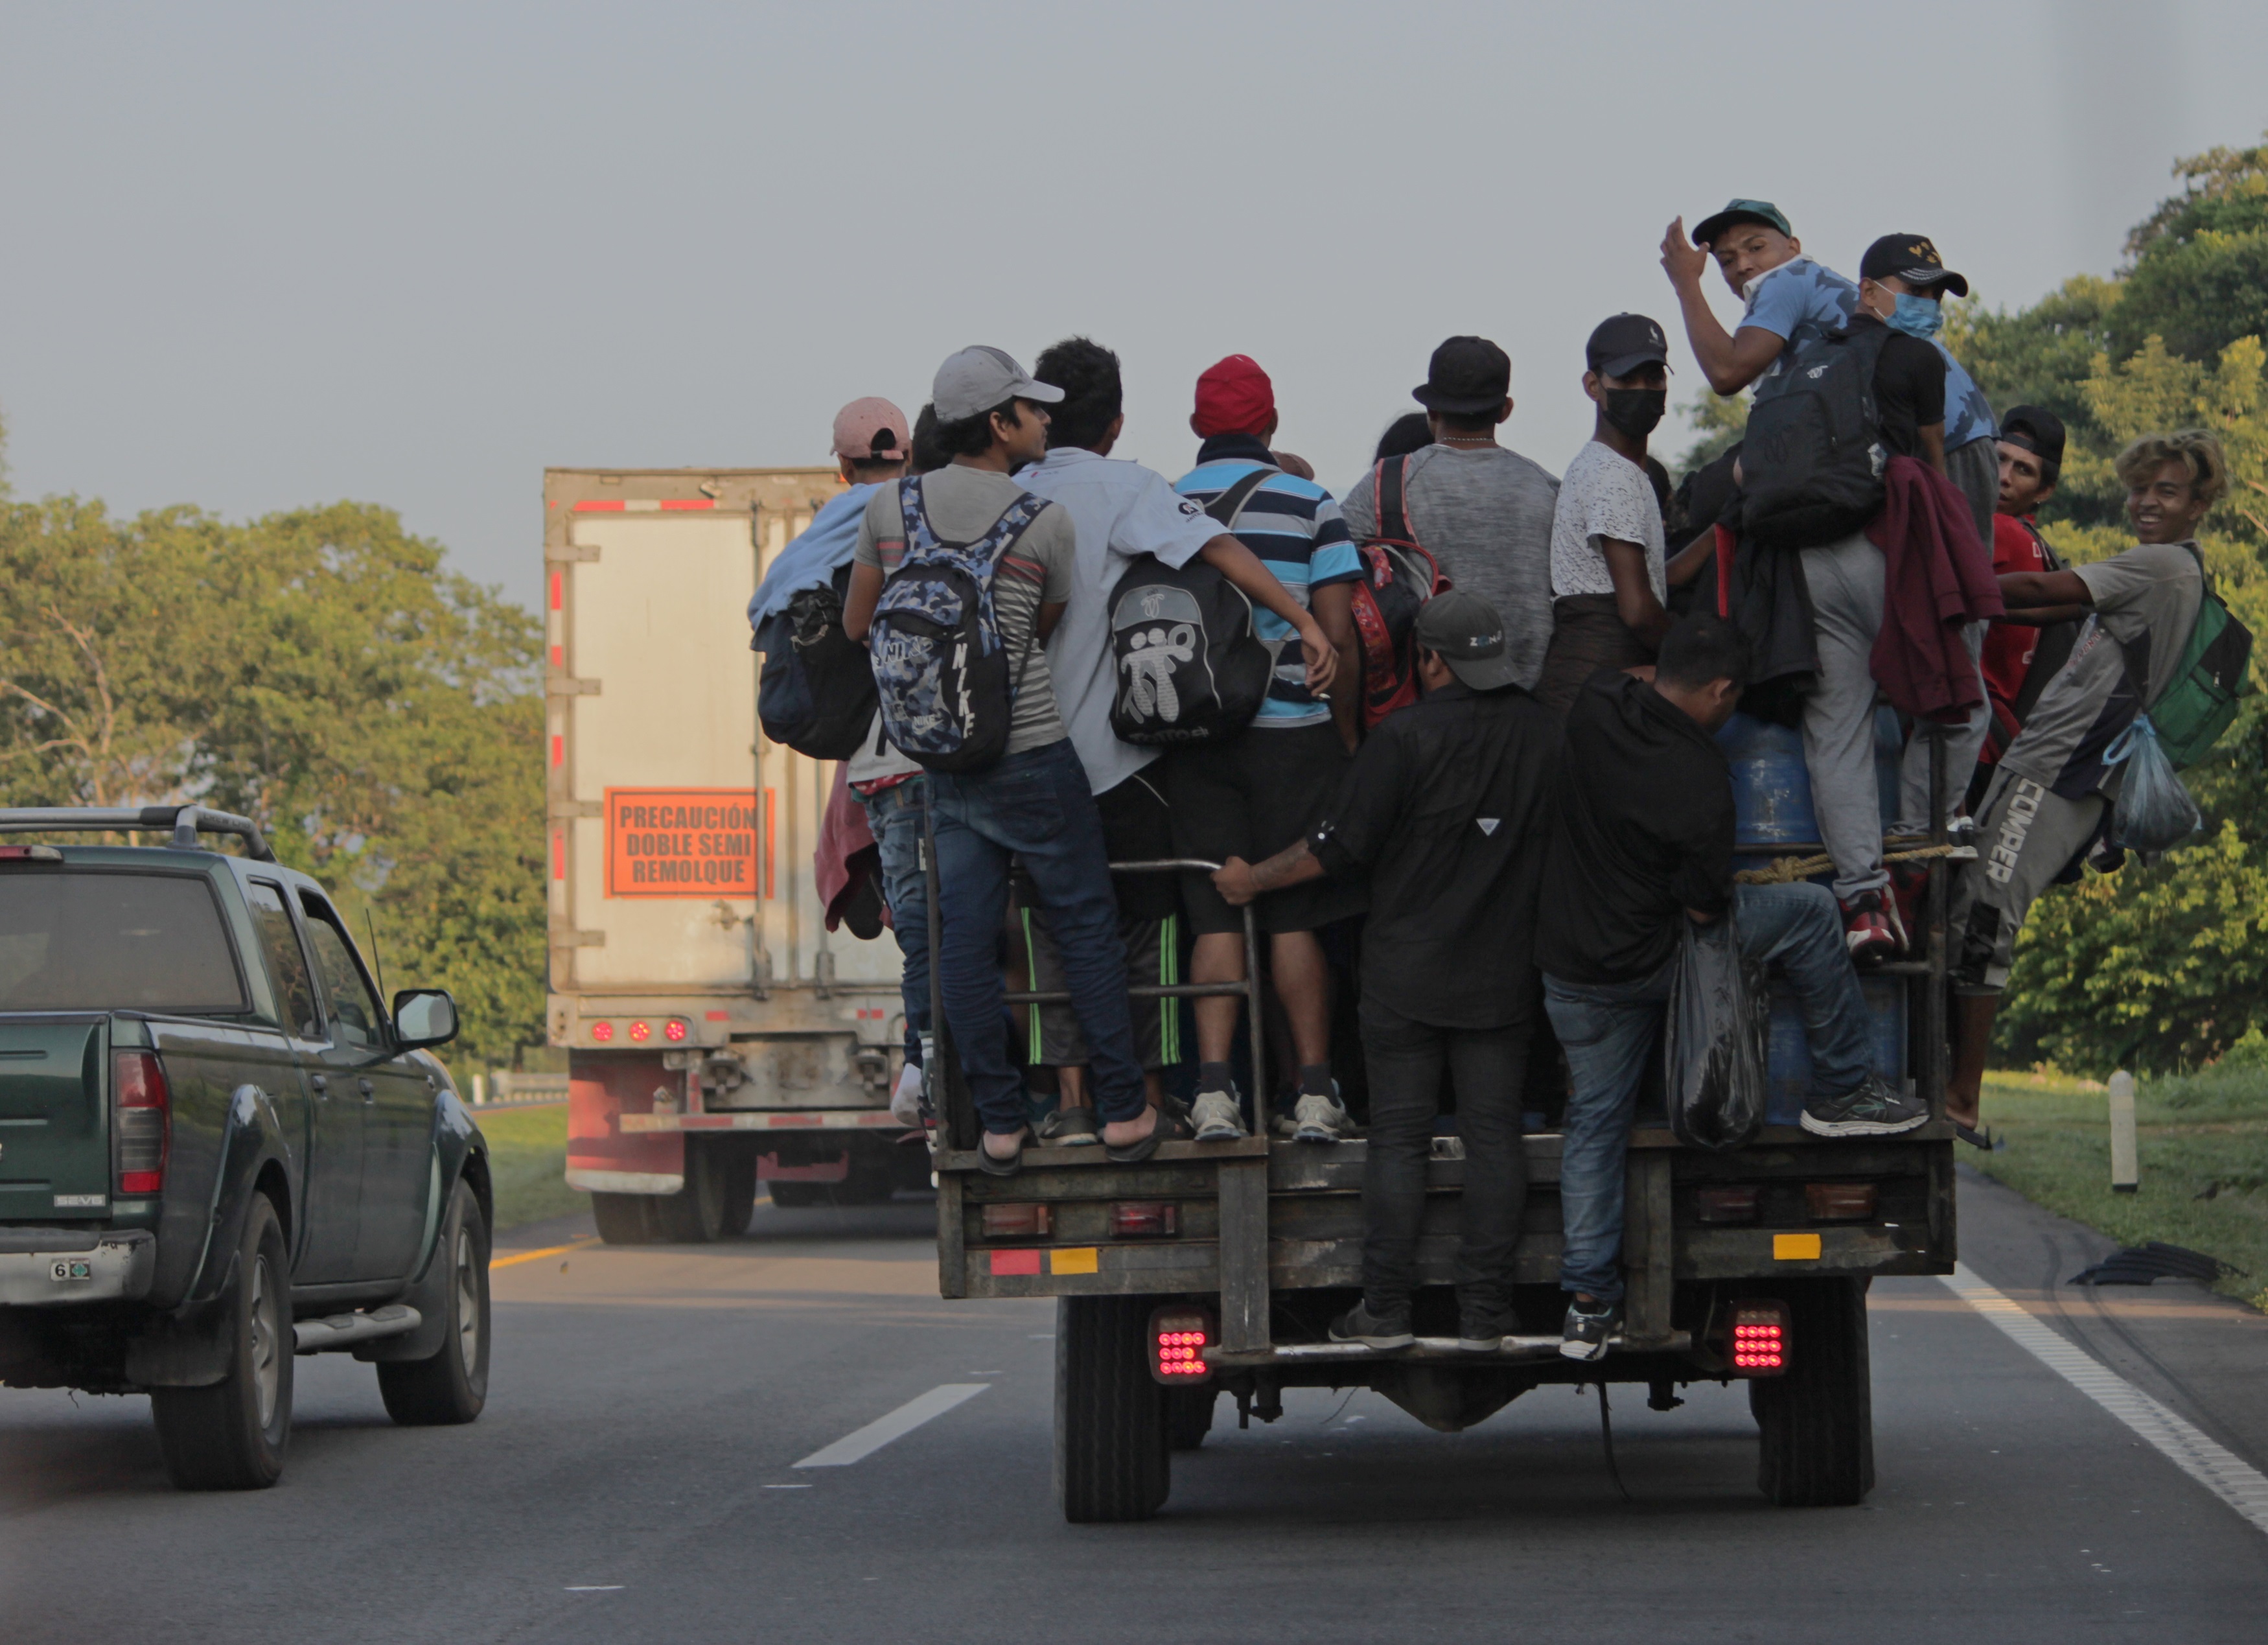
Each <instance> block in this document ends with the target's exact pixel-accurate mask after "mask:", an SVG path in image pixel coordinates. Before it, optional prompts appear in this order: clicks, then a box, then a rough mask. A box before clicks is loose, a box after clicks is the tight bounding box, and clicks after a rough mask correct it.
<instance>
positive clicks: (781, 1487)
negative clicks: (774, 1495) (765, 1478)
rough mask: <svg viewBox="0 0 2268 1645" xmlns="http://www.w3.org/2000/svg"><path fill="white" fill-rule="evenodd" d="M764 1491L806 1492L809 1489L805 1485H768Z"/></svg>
mask: <svg viewBox="0 0 2268 1645" xmlns="http://www.w3.org/2000/svg"><path fill="white" fill-rule="evenodd" d="M764 1489H765V1490H767V1491H808V1490H809V1489H811V1487H810V1486H807V1485H768V1486H765V1487H764Z"/></svg>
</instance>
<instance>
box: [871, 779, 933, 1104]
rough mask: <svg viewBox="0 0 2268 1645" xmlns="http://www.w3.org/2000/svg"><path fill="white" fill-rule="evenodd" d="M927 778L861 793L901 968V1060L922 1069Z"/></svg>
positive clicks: (926, 972)
mask: <svg viewBox="0 0 2268 1645" xmlns="http://www.w3.org/2000/svg"><path fill="white" fill-rule="evenodd" d="M928 782H929V778H926V777H909V778H907V779H906V780H905V781H904V782H902V783H899V784H897V785H895V786H893V787H889V788H885V789H883V790H882V791H881V792H880V793H877V794H871V795H870V794H860V795H859V796H858V803H859V804H860V805H861V806H863V807H865V811H866V827H867V830H868V831H869V832H871V833H872V834H873V837H874V844H875V845H876V846H878V847H879V848H880V851H881V853H882V900H883V901H884V902H886V903H887V904H889V905H890V929H891V930H892V931H893V932H894V933H895V934H896V936H897V939H898V953H899V954H900V955H901V956H902V957H903V959H904V961H905V965H904V968H903V970H902V972H901V973H900V977H899V982H898V992H899V995H900V997H901V998H902V999H903V1000H904V1001H905V1009H906V1060H907V1061H908V1062H909V1063H911V1064H913V1065H914V1066H916V1067H917V1068H918V1067H919V1066H921V1059H922V1054H921V1036H923V1035H924V1034H926V1033H928V1032H929V878H928V876H927V875H926V874H924V873H923V872H922V859H921V831H922V801H923V799H924V796H925V795H926V793H927V792H928V787H927V785H928Z"/></svg>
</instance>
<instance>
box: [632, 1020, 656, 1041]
mask: <svg viewBox="0 0 2268 1645" xmlns="http://www.w3.org/2000/svg"><path fill="white" fill-rule="evenodd" d="M630 1037H631V1038H632V1039H634V1040H636V1041H637V1042H638V1043H639V1044H644V1043H645V1042H646V1041H647V1040H649V1039H651V1038H652V1037H653V1029H652V1026H651V1025H650V1024H648V1023H645V1022H633V1023H631V1024H630Z"/></svg>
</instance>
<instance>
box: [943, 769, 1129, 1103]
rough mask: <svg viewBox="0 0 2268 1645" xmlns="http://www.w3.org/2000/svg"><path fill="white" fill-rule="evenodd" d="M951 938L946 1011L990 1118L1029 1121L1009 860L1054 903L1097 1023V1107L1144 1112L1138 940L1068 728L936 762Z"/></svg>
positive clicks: (1090, 1040) (1069, 964) (1055, 926)
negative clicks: (1011, 746) (1121, 927)
mask: <svg viewBox="0 0 2268 1645" xmlns="http://www.w3.org/2000/svg"><path fill="white" fill-rule="evenodd" d="M929 783H930V794H931V804H932V807H933V808H934V815H935V828H936V832H937V868H938V877H939V907H940V910H941V911H942V913H943V916H944V943H943V948H942V950H941V951H940V953H939V955H938V963H939V965H940V966H941V967H942V968H943V975H944V979H945V1017H946V1022H948V1023H950V1024H951V1025H952V1028H953V1045H954V1052H955V1053H956V1054H957V1055H958V1056H959V1058H960V1059H961V1072H962V1073H964V1074H965V1075H966V1076H967V1077H968V1088H969V1094H970V1095H972V1096H973V1097H974V1098H975V1099H976V1111H977V1114H978V1115H979V1116H980V1117H981V1118H983V1121H984V1129H985V1130H987V1131H990V1132H998V1133H1001V1134H1003V1135H1013V1133H1014V1132H1019V1131H1021V1130H1022V1129H1023V1128H1024V1126H1025V1125H1026V1124H1027V1122H1028V1118H1029V1110H1027V1107H1026V1105H1025V1102H1024V1089H1023V1081H1021V1079H1020V1078H1019V1077H1018V1075H1017V1073H1016V1070H1015V1067H1014V1066H1013V1064H1011V1063H1010V1061H1009V1060H1008V1048H1007V1043H1006V1036H1005V1032H1004V1024H1003V1022H1002V1006H1003V1001H1002V999H1001V996H1002V994H1003V993H1004V992H1005V990H1004V989H1003V988H1002V987H1001V985H1000V955H999V943H1000V923H1001V921H1002V920H1003V919H1004V918H1005V917H1006V915H1007V911H1008V861H1009V859H1010V858H1011V857H1012V856H1013V857H1014V858H1015V859H1016V860H1018V861H1019V862H1020V863H1022V864H1023V867H1024V872H1025V873H1026V874H1028V875H1029V876H1030V877H1031V881H1032V884H1033V886H1034V887H1035V889H1037V890H1038V892H1039V896H1040V904H1041V906H1042V907H1043V908H1045V909H1046V910H1047V912H1048V929H1049V933H1050V934H1051V935H1052V936H1053V937H1054V938H1055V941H1056V948H1057V953H1058V954H1059V955H1060V956H1061V958H1062V962H1063V972H1064V986H1065V988H1067V989H1068V990H1069V991H1070V993H1071V1009H1072V1011H1074V1012H1075V1013H1076V1014H1078V1017H1079V1028H1080V1029H1081V1031H1082V1032H1084V1033H1085V1034H1086V1044H1087V1068H1088V1070H1089V1072H1090V1073H1091V1074H1092V1075H1093V1078H1094V1108H1095V1112H1096V1113H1097V1114H1098V1115H1100V1116H1101V1118H1103V1119H1104V1120H1105V1121H1113V1120H1127V1119H1135V1118H1139V1117H1140V1116H1141V1112H1142V1110H1143V1107H1144V1099H1143V1095H1142V1065H1141V1063H1140V1062H1139V1061H1138V1060H1137V1059H1136V1058H1135V1055H1134V1025H1133V1021H1132V1017H1131V1015H1130V1013H1129V1012H1128V1009H1127V1004H1126V948H1125V945H1124V944H1123V942H1122V941H1120V940H1119V935H1118V899H1117V897H1116V896H1115V895H1113V893H1112V891H1111V887H1110V859H1109V857H1108V854H1107V853H1106V852H1105V851H1104V850H1103V845H1102V817H1101V813H1099V812H1097V811H1096V810H1095V808H1094V795H1093V794H1092V793H1089V792H1088V789H1087V782H1086V767H1084V766H1082V765H1081V764H1080V763H1079V756H1078V755H1077V754H1076V753H1074V752H1073V751H1072V749H1071V742H1070V741H1069V739H1064V740H1063V741H1057V742H1050V743H1048V744H1047V745H1046V746H1044V747H1042V748H1037V749H1025V750H1024V751H1023V752H1022V753H1020V754H1011V755H1009V756H1007V757H1006V758H1005V759H1004V760H1002V761H1001V762H1000V763H998V765H995V766H993V767H991V768H990V770H989V771H970V772H961V773H954V772H948V771H932V773H930V778H929Z"/></svg>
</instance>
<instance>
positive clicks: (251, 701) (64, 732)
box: [0, 498, 543, 1061]
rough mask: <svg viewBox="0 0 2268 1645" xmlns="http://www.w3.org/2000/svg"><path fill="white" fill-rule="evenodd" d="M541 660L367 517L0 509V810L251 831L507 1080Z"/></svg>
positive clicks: (536, 995) (532, 1006) (476, 1056)
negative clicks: (450, 996) (158, 811)
mask: <svg viewBox="0 0 2268 1645" xmlns="http://www.w3.org/2000/svg"><path fill="white" fill-rule="evenodd" d="M539 646H540V633H539V631H538V629H537V626H536V623H535V620H534V617H532V616H529V615H528V614H527V612H525V611H522V610H520V609H519V608H517V607H515V606H512V605H510V604H508V603H506V602H505V601H504V600H503V599H501V598H500V597H499V596H498V595H497V594H496V593H495V592H493V591H491V590H489V589H484V588H482V587H479V586H475V585H474V584H472V583H470V582H468V581H467V580H466V579H463V578H461V577H459V576H457V575H455V574H453V573H452V572H447V571H446V570H444V569H443V568H442V564H441V550H439V548H438V546H436V545H435V544H432V543H430V542H424V541H423V540H421V539H418V538H416V537H412V536H409V535H407V534H406V533H404V532H403V530H402V529H401V521H400V520H399V519H397V518H396V517H395V516H394V514H393V513H391V512H390V511H387V510H385V509H380V508H375V507H370V506H366V505H355V504H338V505H333V506H331V507H329V508H324V509H314V510H305V511H300V512H296V513H286V514H277V515H273V516H270V517H269V518H267V519H264V520H254V521H252V522H250V523H248V524H245V525H230V524H227V523H226V522H224V521H221V520H216V519H214V518H213V517H211V516H210V515H206V514H203V513H198V512H196V511H195V510H192V509H186V508H177V509H168V510H162V511H158V512H156V513H148V514H144V515H142V516H140V517H139V518H137V519H136V520H114V519H113V518H111V517H110V516H109V515H108V514H107V513H106V512H105V511H104V510H103V508H102V506H101V505H99V504H96V503H88V502H83V501H80V500H78V499H76V498H57V499H50V500H48V501H46V502H42V503H38V504H19V505H12V506H0V803H7V804H11V805H155V804H166V803H178V802H180V801H183V800H198V801H200V802H202V803H204V804H209V805H213V806H217V807H218V808H222V809H225V810H232V811H241V812H244V813H246V814H247V815H251V816H252V817H254V819H256V820H257V821H259V822H260V823H261V826H262V828H263V829H264V830H266V831H267V833H268V836H269V840H270V841H271V842H272V843H273V844H274V845H275V847H276V854H277V855H278V856H279V857H280V858H282V859H284V861H285V862H288V863H290V864H291V865H292V866H293V867H299V868H302V869H305V870H306V871H307V872H308V873H310V874H315V875H317V876H318V877H320V879H321V880H322V881H323V882H324V883H325V884H327V885H328V886H329V887H330V888H331V889H332V890H333V891H334V893H335V895H336V896H338V898H339V901H340V903H341V905H342V907H341V911H342V913H344V914H345V915H346V916H347V918H349V920H350V923H351V924H352V925H353V926H354V927H355V929H356V932H357V935H358V936H362V937H363V938H364V940H365V943H366V942H367V936H366V929H367V928H366V925H365V907H367V908H370V909H372V910H374V911H375V913H376V915H377V917H378V921H379V951H380V956H381V958H382V960H383V963H384V968H385V971H386V981H387V984H388V985H390V986H393V987H404V986H409V985H415V984H420V983H426V984H433V985H439V986H444V987H447V988H449V989H451V990H452V991H453V992H455V994H456V995H457V998H458V1000H459V1001H460V1006H461V1007H462V1014H463V1018H464V1022H465V1031H464V1036H463V1040H462V1048H463V1049H462V1052H461V1054H462V1055H464V1056H465V1057H467V1058H468V1059H472V1060H475V1061H499V1060H509V1059H510V1058H511V1055H512V1049H513V1048H514V1047H515V1046H517V1045H520V1044H539V1043H541V1039H542V1020H541V1018H542V975H543V948H542V944H543V904H542V894H543V877H542V876H543V863H542V837H541V829H540V828H538V827H536V826H535V825H534V824H535V819H536V818H537V817H539V816H540V815H541V807H542V777H541V772H542V764H541V738H542V699H541V684H540V678H539V674H538V659H539V656H540V648H539Z"/></svg>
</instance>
